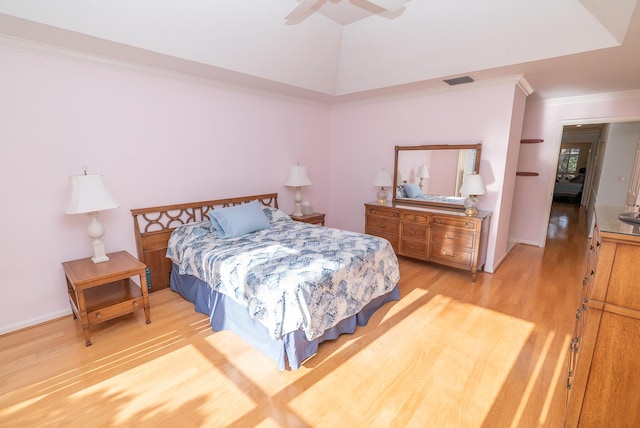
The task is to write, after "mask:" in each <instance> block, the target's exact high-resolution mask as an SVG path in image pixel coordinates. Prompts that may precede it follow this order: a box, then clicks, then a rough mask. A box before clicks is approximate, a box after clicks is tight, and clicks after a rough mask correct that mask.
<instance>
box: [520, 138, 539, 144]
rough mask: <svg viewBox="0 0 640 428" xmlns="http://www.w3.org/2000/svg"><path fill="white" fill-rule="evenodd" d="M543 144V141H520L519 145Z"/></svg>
mask: <svg viewBox="0 0 640 428" xmlns="http://www.w3.org/2000/svg"><path fill="white" fill-rule="evenodd" d="M542 142H544V140H543V139H529V140H520V144H537V143H542Z"/></svg>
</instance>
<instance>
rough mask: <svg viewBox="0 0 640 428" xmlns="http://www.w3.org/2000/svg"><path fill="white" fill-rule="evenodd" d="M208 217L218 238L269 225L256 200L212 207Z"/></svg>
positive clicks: (229, 236)
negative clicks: (217, 207) (229, 205)
mask: <svg viewBox="0 0 640 428" xmlns="http://www.w3.org/2000/svg"><path fill="white" fill-rule="evenodd" d="M209 218H210V219H211V224H212V225H213V227H214V228H215V230H216V232H217V234H218V236H219V237H220V238H236V237H238V236H242V235H245V234H247V233H251V232H257V231H258V230H262V229H269V228H270V227H271V224H270V223H269V220H268V219H267V217H266V216H265V214H264V211H262V208H260V203H259V202H258V201H257V200H255V201H251V202H249V203H246V204H241V205H236V206H233V207H227V208H219V209H214V210H212V211H209Z"/></svg>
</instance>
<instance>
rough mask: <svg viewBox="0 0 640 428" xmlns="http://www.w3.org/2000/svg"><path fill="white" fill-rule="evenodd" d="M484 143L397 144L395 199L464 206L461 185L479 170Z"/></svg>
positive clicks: (418, 203)
mask: <svg viewBox="0 0 640 428" xmlns="http://www.w3.org/2000/svg"><path fill="white" fill-rule="evenodd" d="M481 147H482V144H436V145H422V146H396V156H395V157H396V158H395V165H394V171H393V172H394V174H393V182H394V183H395V191H394V192H392V193H393V202H394V203H402V204H410V205H424V206H431V207H433V206H435V207H443V208H455V209H464V199H465V197H466V195H464V196H463V195H461V194H460V186H462V180H463V178H464V176H465V175H466V174H472V173H473V172H478V171H479V170H480V151H481Z"/></svg>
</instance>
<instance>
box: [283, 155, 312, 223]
mask: <svg viewBox="0 0 640 428" xmlns="http://www.w3.org/2000/svg"><path fill="white" fill-rule="evenodd" d="M284 185H285V186H289V187H295V188H296V196H295V198H294V200H295V201H296V209H295V211H294V212H293V214H292V215H293V216H295V217H300V216H302V204H301V202H302V193H301V192H300V187H302V186H311V180H309V177H308V176H307V168H306V167H304V166H300V164H298V165H295V166H292V167H291V171H289V178H287V182H286V183H284Z"/></svg>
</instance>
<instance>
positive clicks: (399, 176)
mask: <svg viewBox="0 0 640 428" xmlns="http://www.w3.org/2000/svg"><path fill="white" fill-rule="evenodd" d="M403 184H404V181H403V180H402V174H400V171H398V179H397V180H396V186H402V185H403Z"/></svg>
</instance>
